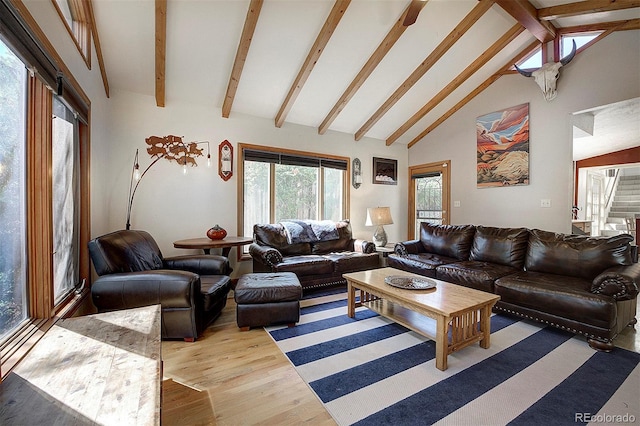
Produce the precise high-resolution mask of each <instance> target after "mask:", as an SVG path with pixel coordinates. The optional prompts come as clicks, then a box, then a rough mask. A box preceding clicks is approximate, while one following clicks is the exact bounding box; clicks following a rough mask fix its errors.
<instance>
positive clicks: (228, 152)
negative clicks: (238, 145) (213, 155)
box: [218, 140, 233, 182]
mask: <svg viewBox="0 0 640 426" xmlns="http://www.w3.org/2000/svg"><path fill="white" fill-rule="evenodd" d="M218 174H219V175H220V177H221V178H222V180H224V181H225V182H226V181H228V180H229V179H231V176H233V145H231V143H230V142H229V141H228V140H224V141H222V142H221V143H220V145H219V146H218Z"/></svg>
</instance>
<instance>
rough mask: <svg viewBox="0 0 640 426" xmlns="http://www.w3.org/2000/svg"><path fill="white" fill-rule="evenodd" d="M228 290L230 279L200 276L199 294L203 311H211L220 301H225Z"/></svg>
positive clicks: (223, 276) (220, 276)
mask: <svg viewBox="0 0 640 426" xmlns="http://www.w3.org/2000/svg"><path fill="white" fill-rule="evenodd" d="M230 289H231V279H230V278H229V277H228V276H226V275H201V276H200V293H202V302H203V309H204V311H205V312H208V311H210V310H212V309H213V308H214V307H215V306H216V305H218V304H219V303H220V300H221V299H226V298H227V293H229V290H230Z"/></svg>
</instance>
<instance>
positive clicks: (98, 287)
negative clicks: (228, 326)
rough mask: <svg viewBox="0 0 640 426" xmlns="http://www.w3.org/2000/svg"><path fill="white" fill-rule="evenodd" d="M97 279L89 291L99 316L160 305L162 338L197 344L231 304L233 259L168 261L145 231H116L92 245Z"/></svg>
mask: <svg viewBox="0 0 640 426" xmlns="http://www.w3.org/2000/svg"><path fill="white" fill-rule="evenodd" d="M89 253H90V255H91V260H92V261H93V266H94V268H95V270H96V273H97V274H98V275H99V278H98V279H97V280H96V281H95V282H94V283H93V284H92V286H91V296H92V299H93V304H94V305H95V306H96V307H97V308H98V311H99V312H107V311H114V310H119V309H130V308H137V307H141V306H148V305H155V304H160V305H161V310H162V338H163V339H184V340H185V341H194V340H195V339H196V338H197V337H198V335H199V334H200V333H201V332H202V331H203V330H204V329H205V328H206V327H207V326H208V325H209V324H210V323H211V322H212V321H213V320H215V319H216V318H217V317H218V316H219V315H220V312H221V311H222V308H224V306H225V305H226V303H227V294H228V293H229V290H230V288H231V285H230V279H229V277H228V274H230V271H231V268H230V267H229V259H227V258H226V257H223V256H218V255H187V256H176V257H169V258H164V257H163V256H162V253H161V252H160V249H159V248H158V245H157V244H156V242H155V240H154V239H153V237H152V236H151V235H149V233H147V232H145V231H135V230H129V231H125V230H122V231H116V232H112V233H110V234H107V235H103V236H101V237H97V238H95V239H93V240H91V241H89Z"/></svg>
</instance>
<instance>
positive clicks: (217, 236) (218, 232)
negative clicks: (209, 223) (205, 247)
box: [207, 224, 227, 240]
mask: <svg viewBox="0 0 640 426" xmlns="http://www.w3.org/2000/svg"><path fill="white" fill-rule="evenodd" d="M226 236H227V231H225V229H224V228H221V227H220V225H218V224H216V226H214V227H213V228H210V229H209V230H208V231H207V237H209V238H211V239H212V240H224V237H226Z"/></svg>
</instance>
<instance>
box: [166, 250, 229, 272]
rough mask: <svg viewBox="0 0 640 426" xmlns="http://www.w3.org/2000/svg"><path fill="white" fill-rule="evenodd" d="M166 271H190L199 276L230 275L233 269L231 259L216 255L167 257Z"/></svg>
mask: <svg viewBox="0 0 640 426" xmlns="http://www.w3.org/2000/svg"><path fill="white" fill-rule="evenodd" d="M163 263H164V267H165V268H166V269H173V270H179V271H189V272H193V273H196V274H198V275H229V274H230V273H231V267H230V266H229V259H228V258H226V257H224V256H218V255H216V254H196V255H185V256H174V257H165V258H164V260H163Z"/></svg>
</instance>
